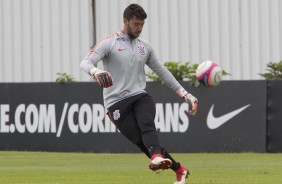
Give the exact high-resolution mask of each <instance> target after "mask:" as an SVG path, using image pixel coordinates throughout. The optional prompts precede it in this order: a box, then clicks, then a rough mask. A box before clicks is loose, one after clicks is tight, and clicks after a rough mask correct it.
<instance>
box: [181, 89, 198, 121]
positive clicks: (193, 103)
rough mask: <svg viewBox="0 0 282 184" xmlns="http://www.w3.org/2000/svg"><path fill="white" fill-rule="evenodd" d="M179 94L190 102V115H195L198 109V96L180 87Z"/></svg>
mask: <svg viewBox="0 0 282 184" xmlns="http://www.w3.org/2000/svg"><path fill="white" fill-rule="evenodd" d="M178 95H179V96H180V97H181V98H183V100H184V101H185V102H186V103H188V113H189V115H190V116H194V115H195V114H196V113H197V110H198V100H197V98H196V97H194V96H193V95H191V94H190V93H188V92H187V91H186V90H185V89H183V88H180V89H179V90H178Z"/></svg>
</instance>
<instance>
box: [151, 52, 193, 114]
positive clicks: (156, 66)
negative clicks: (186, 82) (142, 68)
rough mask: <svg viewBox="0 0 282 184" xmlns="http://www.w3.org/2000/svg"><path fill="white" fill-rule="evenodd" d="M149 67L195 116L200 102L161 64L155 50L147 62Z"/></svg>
mask: <svg viewBox="0 0 282 184" xmlns="http://www.w3.org/2000/svg"><path fill="white" fill-rule="evenodd" d="M147 65H148V67H149V68H150V69H151V70H152V71H153V72H155V73H156V74H157V75H158V76H159V77H160V78H161V80H162V81H163V82H164V83H165V85H166V86H168V87H170V88H171V89H172V90H173V91H174V92H176V93H177V94H178V95H179V96H180V97H181V98H183V100H184V101H185V102H186V103H188V106H189V114H190V115H191V116H194V115H195V114H196V112H197V109H198V100H197V98H196V97H194V96H193V95H192V94H190V93H188V92H187V91H186V90H185V89H184V88H183V87H182V86H181V85H180V84H179V82H178V81H177V80H176V79H175V77H174V76H173V75H172V74H171V72H170V71H169V70H168V69H167V68H166V67H165V66H164V65H163V64H161V63H160V62H159V59H158V58H157V57H156V55H155V53H154V50H153V49H151V52H150V55H149V59H148V62H147Z"/></svg>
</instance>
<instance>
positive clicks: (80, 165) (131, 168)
mask: <svg viewBox="0 0 282 184" xmlns="http://www.w3.org/2000/svg"><path fill="white" fill-rule="evenodd" d="M172 155H173V156H174V157H175V159H176V160H178V161H181V162H182V163H183V164H184V165H187V166H189V168H190V172H191V176H190V178H189V180H188V182H187V183H188V184H189V183H190V184H281V183H282V154H256V153H240V154H235V153H234V154H227V153H219V154H208V153H207V154H172ZM148 162H149V160H148V159H147V158H146V157H145V156H144V155H143V154H94V153H49V152H10V151H9V152H6V151H4V152H0V183H1V184H4V183H19V184H32V183H44V184H80V183H81V184H88V183H89V184H90V183H91V184H166V183H168V184H172V183H173V182H174V180H175V175H174V173H173V172H172V171H170V170H166V171H161V172H160V173H159V174H156V173H153V172H151V171H150V170H149V169H148V168H147V164H148Z"/></svg>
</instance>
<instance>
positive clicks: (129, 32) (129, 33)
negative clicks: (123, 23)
mask: <svg viewBox="0 0 282 184" xmlns="http://www.w3.org/2000/svg"><path fill="white" fill-rule="evenodd" d="M127 34H128V36H129V37H130V39H135V38H137V36H135V35H134V34H133V33H132V31H131V29H130V27H128V29H127Z"/></svg>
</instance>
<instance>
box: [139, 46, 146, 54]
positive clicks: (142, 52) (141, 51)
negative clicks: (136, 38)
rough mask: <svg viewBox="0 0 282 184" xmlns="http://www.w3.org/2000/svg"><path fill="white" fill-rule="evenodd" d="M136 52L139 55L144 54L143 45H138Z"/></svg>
mask: <svg viewBox="0 0 282 184" xmlns="http://www.w3.org/2000/svg"><path fill="white" fill-rule="evenodd" d="M138 52H139V54H140V55H141V56H144V55H145V47H144V45H138Z"/></svg>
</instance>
